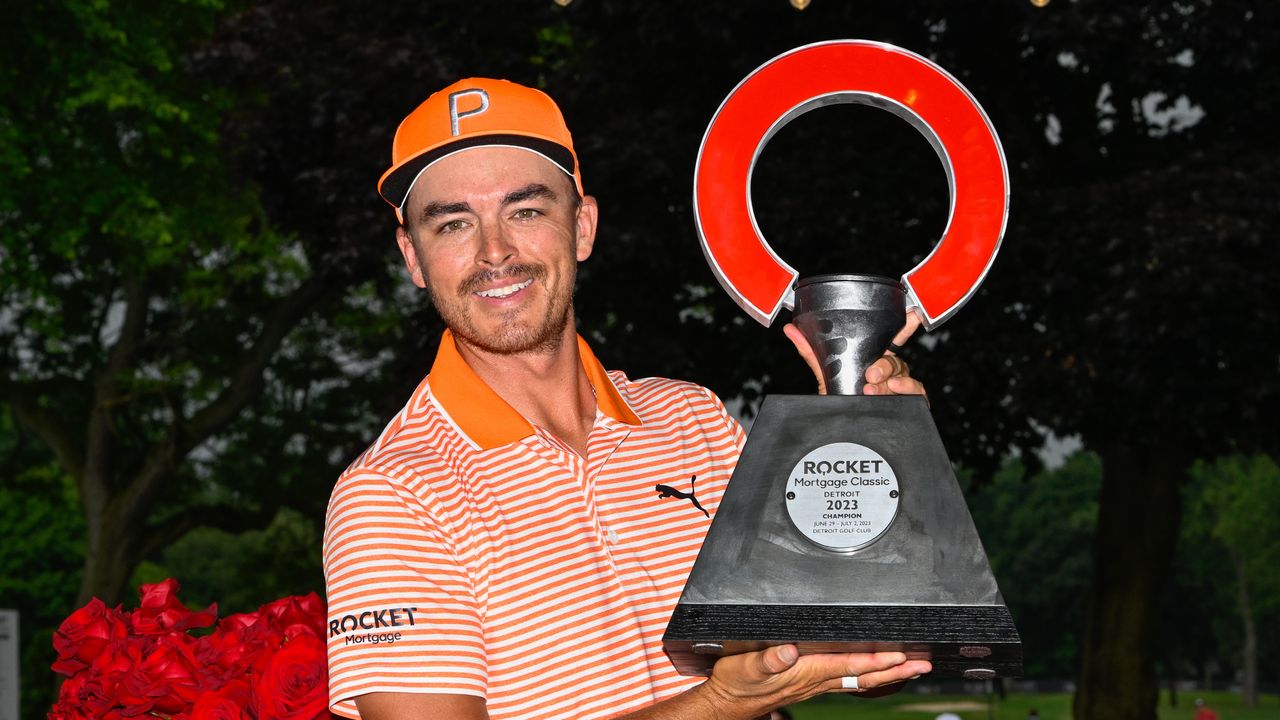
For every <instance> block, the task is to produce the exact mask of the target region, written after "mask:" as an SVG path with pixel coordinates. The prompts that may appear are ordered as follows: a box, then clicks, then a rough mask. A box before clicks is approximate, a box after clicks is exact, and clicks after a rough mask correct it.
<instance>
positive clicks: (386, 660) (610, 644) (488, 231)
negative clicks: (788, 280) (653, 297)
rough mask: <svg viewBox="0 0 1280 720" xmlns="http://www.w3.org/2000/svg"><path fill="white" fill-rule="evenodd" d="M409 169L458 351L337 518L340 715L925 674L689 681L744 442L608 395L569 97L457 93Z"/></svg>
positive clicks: (741, 665)
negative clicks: (592, 322) (691, 635)
mask: <svg viewBox="0 0 1280 720" xmlns="http://www.w3.org/2000/svg"><path fill="white" fill-rule="evenodd" d="M392 160H393V166H392V167H391V169H390V170H388V171H387V173H386V174H385V175H384V176H383V177H382V180H381V181H380V183H379V192H380V193H381V194H382V196H383V197H384V198H385V199H386V200H387V201H388V202H389V203H390V204H391V205H392V206H393V207H395V208H396V213H397V217H398V218H399V219H400V221H401V226H400V227H399V228H398V230H397V231H396V240H397V242H398V244H399V247H400V251H401V253H402V254H403V255H404V261H405V265H406V267H407V268H408V271H409V276H410V278H411V279H412V281H413V282H414V284H416V285H417V286H418V287H421V288H423V289H425V290H426V291H427V292H428V293H430V296H431V299H432V302H433V303H434V305H435V306H436V308H437V310H438V311H439V312H440V315H441V317H442V318H443V319H444V321H445V323H446V325H447V326H448V328H449V329H448V331H447V332H446V333H445V335H444V337H443V338H442V339H441V342H440V349H439V351H438V354H437V356H436V359H435V362H434V364H433V366H432V368H431V372H430V374H429V375H428V376H427V378H426V379H425V380H423V382H422V384H421V385H420V386H419V387H418V389H417V390H416V391H415V392H414V393H413V395H412V397H411V398H410V399H409V402H408V404H406V406H405V408H404V409H403V410H402V411H401V412H400V414H399V415H397V416H396V418H395V419H394V420H392V422H391V423H390V424H389V425H388V426H387V428H386V429H385V430H384V431H383V433H382V435H381V436H380V437H379V438H378V440H377V441H376V442H375V443H374V444H373V445H372V446H371V447H370V448H369V449H368V450H366V451H365V453H364V454H363V455H361V457H360V458H358V459H357V460H356V461H355V462H354V463H353V464H352V465H351V466H350V467H349V468H348V469H347V470H346V471H345V472H344V473H343V475H342V477H341V478H340V479H339V481H338V484H337V486H336V487H335V488H334V491H333V496H332V499H331V501H330V506H329V515H328V520H327V522H326V528H325V573H326V580H327V585H328V593H329V666H330V697H331V702H332V704H333V709H334V711H335V712H337V713H338V714H340V715H344V716H348V717H362V718H365V719H366V720H389V719H395V720H416V719H418V718H461V719H463V720H478V719H483V718H495V719H498V718H561V717H590V718H605V717H625V718H628V719H630V720H641V719H645V718H755V717H759V716H761V715H766V714H768V713H769V712H770V711H771V710H773V709H775V708H778V707H781V706H784V705H786V704H789V703H793V702H797V701H799V700H803V699H805V698H808V697H811V696H813V695H816V694H819V693H822V692H827V691H832V690H841V689H860V690H868V689H873V688H877V687H883V686H886V685H891V684H893V683H897V682H901V681H903V680H906V679H908V678H911V677H913V676H915V675H918V674H920V673H922V672H927V671H928V670H929V669H930V666H929V664H928V663H927V662H923V661H907V660H906V658H905V657H904V656H903V655H902V654H900V653H879V654H850V655H810V656H806V657H803V658H801V657H798V653H797V652H796V649H795V647H793V646H790V645H788V646H781V647H775V648H770V649H768V650H765V651H763V652H756V653H747V654H743V655H738V656H733V657H729V658H724V659H722V660H720V661H719V662H718V663H717V664H716V666H715V669H714V672H713V674H712V677H711V678H709V679H707V680H705V681H703V680H702V679H700V678H688V677H683V676H680V675H679V674H677V673H676V672H675V669H674V668H673V667H672V666H671V663H670V662H669V661H668V660H667V658H666V657H665V655H664V654H663V652H662V648H661V636H662V632H663V630H664V628H665V625H666V622H667V619H668V618H669V617H670V614H671V611H672V609H673V608H674V606H675V603H676V601H677V599H678V598H679V595H680V591H681V589H682V588H683V586H684V582H685V580H686V579H687V576H688V573H689V569H690V568H691V567H692V564H693V560H694V558H695V557H696V556H697V552H698V548H699V546H700V545H701V542H702V539H703V537H704V536H705V534H706V531H707V527H708V526H709V525H710V522H711V517H712V516H713V515H714V513H715V510H716V508H717V507H718V505H719V502H720V496H721V494H722V492H723V490H724V486H725V484H726V483H727V482H728V479H729V475H730V474H731V473H732V470H733V466H734V464H735V463H736V462H737V458H738V454H739V452H740V450H741V448H742V442H743V434H742V430H741V428H740V427H739V426H738V424H737V423H736V422H735V421H734V420H733V419H732V418H731V417H729V415H728V414H727V413H726V412H725V410H724V406H723V405H722V404H721V403H720V401H719V400H718V399H717V398H716V397H715V396H714V395H712V394H711V393H710V392H709V391H708V390H706V389H705V388H701V387H699V386H696V385H692V384H690V383H684V382H678V381H673V380H666V379H654V378H650V379H644V380H629V379H628V378H626V376H624V375H623V374H622V373H619V372H612V373H609V372H606V371H605V370H604V369H603V368H602V367H601V366H600V364H599V362H597V361H596V359H595V357H594V355H593V354H592V353H591V350H590V348H589V347H588V346H587V345H586V343H585V342H584V341H583V340H582V339H581V338H579V337H577V335H576V332H575V329H574V321H573V304H572V295H573V285H574V278H575V273H576V267H577V263H579V262H582V261H584V260H586V259H587V258H588V257H589V256H590V255H591V252H592V250H593V246H594V243H595V239H596V221H597V212H598V211H597V206H596V201H595V199H594V198H592V197H590V196H587V195H585V194H583V192H582V175H581V172H580V170H579V168H578V163H577V157H576V154H575V153H574V150H573V142H572V138H571V137H570V135H569V131H568V129H567V128H566V127H565V125H564V120H563V118H562V117H561V114H560V111H559V109H558V108H557V107H556V105H555V104H554V102H552V100H551V99H550V98H548V97H547V96H546V95H544V94H543V93H541V92H539V91H537V90H533V89H530V88H526V87H522V86H519V85H515V84H513V83H509V82H506V81H500V80H488V79H476V78H473V79H468V80H463V81H460V82H458V83H456V84H454V85H452V86H450V87H448V88H445V89H444V90H441V91H440V92H438V93H436V94H434V95H432V96H431V97H430V98H429V99H428V100H427V101H426V102H425V103H423V104H422V105H421V106H420V107H418V108H417V109H416V110H414V111H413V113H411V114H410V115H409V116H408V117H407V118H406V119H405V120H404V122H403V123H402V124H401V125H400V127H399V129H398V130H397V132H396V137H395V141H394V144H393V150H392ZM913 329H914V326H909V327H907V328H904V331H903V333H902V334H900V335H899V337H898V338H897V341H898V342H902V341H904V340H905V339H906V337H907V336H909V335H910V332H911V330H913ZM788 334H789V335H790V336H791V337H792V339H793V341H797V344H798V347H801V348H802V351H807V346H805V345H804V342H803V340H799V336H798V335H797V334H796V333H795V331H794V329H789V330H788ZM806 358H807V360H808V361H809V362H810V365H811V367H812V366H813V365H814V363H813V361H812V353H808V354H807V355H806ZM868 379H869V380H870V381H872V382H873V383H874V384H873V386H872V390H871V392H881V393H893V392H916V393H919V392H922V388H921V387H920V385H919V383H918V382H916V381H914V380H912V379H911V378H910V377H909V376H908V375H907V374H906V366H905V365H903V364H902V363H901V362H900V361H897V360H896V358H889V359H885V360H882V361H880V362H878V363H877V364H876V366H874V367H873V368H871V369H870V370H868ZM659 485H664V486H666V488H667V489H668V490H670V491H671V492H662V491H658V492H655V490H656V489H657V488H658V486H659ZM686 489H687V491H688V492H687V493H686ZM686 500H692V501H691V502H686Z"/></svg>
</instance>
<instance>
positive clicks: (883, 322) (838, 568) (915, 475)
mask: <svg viewBox="0 0 1280 720" xmlns="http://www.w3.org/2000/svg"><path fill="white" fill-rule="evenodd" d="M849 102H852V103H862V104H866V105H871V106H874V107H879V108H882V109H885V110H888V111H890V112H892V113H894V114H896V115H898V116H899V117H902V118H903V119H905V120H907V121H908V122H910V123H911V124H912V125H914V126H915V127H916V128H917V129H918V130H919V131H920V132H921V133H922V134H923V135H924V136H925V137H926V138H927V139H928V140H929V142H930V143H931V144H932V146H933V147H934V149H935V150H936V151H937V153H938V156H939V158H940V159H941V160H942V164H943V166H944V168H945V170H946V173H947V180H948V185H949V187H950V191H951V210H950V214H949V218H948V222H947V228H946V231H945V232H944V234H943V237H942V239H941V240H940V241H939V242H938V244H937V246H936V247H935V248H934V250H933V252H932V253H931V254H930V255H929V256H928V257H927V258H925V260H924V261H922V262H921V263H920V264H919V265H917V266H916V267H915V268H913V269H911V270H910V271H908V272H907V273H906V274H904V275H903V276H902V277H901V279H893V278H885V277H876V276H869V275H852V274H846V275H817V276H813V277H807V278H804V279H800V280H798V281H797V277H798V273H797V272H796V271H795V270H793V269H792V268H791V267H790V266H788V265H787V264H786V263H785V262H783V261H782V259H781V258H779V257H778V256H777V255H776V254H775V253H774V252H773V250H772V248H770V247H769V244H768V243H767V242H766V241H765V239H764V238H763V236H762V235H761V234H760V230H759V228H758V226H757V225H756V222H755V217H754V215H753V212H752V209H751V198H750V177H751V171H752V169H753V168H754V166H755V162H756V159H757V158H758V157H759V155H760V152H761V150H762V149H763V147H764V145H765V143H767V142H768V141H769V139H770V138H771V137H772V136H773V134H774V133H776V132H777V131H778V129H779V128H781V127H782V126H783V125H785V124H786V123H787V122H789V121H790V120H792V119H794V118H795V117H798V116H799V115H802V114H804V113H806V112H808V111H810V110H813V109H815V108H818V107H822V106H825V105H830V104H834V103H849ZM694 185H695V187H694V215H695V218H696V221H697V225H698V233H699V237H700V238H701V241H702V247H703V251H704V253H705V254H706V257H707V261H708V262H709V264H710V265H711V267H712V270H713V271H714V273H715V275H716V277H717V279H718V280H719V281H720V284H721V285H722V286H723V287H724V288H725V290H726V291H727V292H728V293H729V294H730V295H731V296H732V297H733V299H734V300H735V301H736V302H737V303H738V304H739V305H740V306H741V307H742V308H743V309H744V310H746V311H747V313H748V314H750V315H751V316H752V317H753V318H755V319H756V320H758V321H759V322H761V323H762V324H764V325H766V326H768V325H769V324H770V323H771V322H772V321H773V319H774V317H776V315H777V314H778V312H779V311H780V310H781V309H782V308H783V307H787V308H790V309H792V311H793V322H794V323H795V324H796V326H797V327H798V328H799V329H800V330H801V332H802V333H803V335H804V336H805V338H806V339H807V340H808V342H809V344H810V346H812V348H813V350H814V353H815V354H816V356H817V357H818V360H819V365H820V367H821V372H822V375H823V379H824V381H825V384H826V388H827V392H828V393H829V394H827V395H821V396H819V395H813V396H810V395H770V396H768V397H766V398H765V400H764V402H763V404H762V405H761V408H760V412H759V414H758V416H757V418H756V420H755V423H754V425H753V426H752V428H751V433H750V436H749V437H748V438H747V443H746V447H745V448H744V450H743V453H742V456H741V458H740V460H739V462H738V465H737V467H736V468H735V470H734V473H733V477H732V478H731V480H730V482H729V485H728V487H727V488H726V490H725V494H724V497H723V499H722V500H721V503H720V507H719V509H718V510H717V512H716V517H715V520H714V521H713V523H712V525H711V528H710V530H709V531H708V533H707V537H706V540H705V541H704V543H703V546H702V549H701V551H700V552H699V555H698V558H697V560H696V562H695V563H694V566H693V569H692V571H691V573H690V575H689V580H688V582H687V584H686V585H685V588H684V592H683V594H682V595H681V597H680V601H679V603H678V605H677V606H676V609H675V611H674V613H673V614H672V617H671V621H670V623H669V624H668V626H667V631H666V634H665V635H664V636H663V647H664V649H665V650H666V652H667V654H668V656H669V657H670V658H671V660H672V663H673V664H674V665H675V667H676V668H677V669H678V670H679V671H680V672H681V673H683V674H686V675H707V674H709V673H710V670H711V666H712V665H713V664H714V662H715V660H716V659H717V658H718V657H720V656H723V655H730V654H734V653H740V652H746V651H752V650H761V649H764V648H766V647H768V646H771V645H779V644H784V643H793V644H795V645H796V646H797V648H798V649H799V651H800V653H801V654H806V653H817V652H877V651H886V650H895V651H901V652H904V653H906V654H907V656H908V657H910V658H922V659H928V660H931V661H932V663H933V667H934V675H937V676H943V677H964V678H968V679H988V678H993V677H1013V676H1018V675H1020V674H1021V672H1022V644H1021V640H1020V639H1019V637H1018V632H1017V629H1016V628H1015V627H1014V624H1013V619H1012V617H1011V616H1010V614H1009V610H1008V608H1007V607H1006V606H1005V604H1004V600H1003V598H1002V597H1001V595H1000V590H999V588H998V587H997V586H996V581H995V577H994V576H993V575H992V573H991V567H990V564H989V563H988V561H987V557H986V554H985V552H984V551H983V549H982V542H981V540H980V539H979V538H978V534H977V531H976V529H975V528H974V525H973V519H972V517H971V516H970V515H969V511H968V508H967V506H966V505H965V501H964V496H963V494H962V493H961V491H960V488H959V486H958V484H957V483H956V479H955V474H954V471H953V469H952V466H951V462H950V460H949V459H948V458H947V454H946V451H945V449H944V448H943V446H942V441H941V439H940V438H939V436H938V431H937V428H936V426H935V425H934V423H933V419H932V417H931V416H930V414H929V408H928V404H927V402H926V400H925V399H924V398H923V397H919V396H883V395H863V394H861V392H862V387H863V385H864V382H865V381H864V373H865V372H866V369H867V367H868V366H870V365H871V364H872V363H873V362H875V360H876V359H877V358H879V357H881V356H882V355H883V353H884V351H885V349H886V348H887V347H888V346H889V344H890V343H891V342H892V340H893V337H894V335H895V334H896V333H897V331H898V330H899V329H900V328H901V327H902V325H903V322H904V319H905V316H906V312H907V310H908V309H912V310H913V311H914V312H915V313H917V315H919V316H920V318H921V320H922V324H923V325H924V327H925V328H926V329H927V330H932V329H933V328H936V327H937V326H938V325H940V324H941V323H942V322H943V321H945V320H947V319H948V318H950V317H951V316H952V315H953V314H954V313H955V311H956V310H957V309H959V308H960V307H961V306H962V305H963V304H964V303H965V302H966V301H967V300H968V299H969V297H971V296H972V294H973V293H974V291H975V290H976V288H977V286H978V285H979V284H980V283H981V282H982V279H983V277H985V275H986V273H987V270H988V269H989V268H990V266H991V262H992V261H993V259H994V258H995V254H996V251H997V250H998V249H999V244H1000V240H1001V237H1002V236H1003V234H1004V227H1005V223H1006V219H1007V217H1008V203H1009V184H1008V170H1007V168H1006V165H1005V161H1004V154H1003V151H1002V149H1001V147H1000V142H999V139H998V138H997V137H996V134H995V131H994V130H993V129H992V127H991V123H990V121H989V120H988V119H987V116H986V114H985V113H984V112H983V110H982V108H981V107H980V106H979V105H978V103H977V102H976V101H975V100H974V98H973V96H972V95H970V93H969V92H968V91H967V90H966V89H965V88H964V87H963V86H962V85H961V84H960V83H959V82H958V81H957V80H956V79H955V78H954V77H952V76H951V75H949V74H948V73H947V72H946V71H945V70H943V69H942V68H940V67H938V66H937V65H935V64H934V63H932V62H930V61H929V60H927V59H925V58H923V57H920V56H919V55H916V54H914V53H910V52H908V51H905V50H902V49H900V48H896V47H893V46H891V45H886V44H883V43H874V42H866V41H856V40H843V41H833V42H824V43H818V44H815V45H808V46H805V47H801V48H797V49H795V50H792V51H790V52H787V53H784V54H783V55H780V56H778V57H776V58H774V59H773V60H770V61H769V62H767V63H765V64H764V65H762V66H761V67H760V68H758V69H757V70H755V71H754V72H753V73H751V74H750V75H748V76H747V77H746V78H745V79H744V80H743V81H742V82H741V83H740V84H739V85H738V86H737V87H736V88H735V89H734V90H733V91H732V92H731V93H730V94H729V96H728V97H727V98H726V99H725V101H724V103H723V104H722V105H721V106H720V109H719V110H718V111H717V112H716V115H715V117H714V118H713V119H712V121H711V125H710V126H709V127H708V128H707V133H706V136H705V137H704V138H703V141H702V147H701V149H700V151H699V155H698V165H697V169H696V171H695V182H694Z"/></svg>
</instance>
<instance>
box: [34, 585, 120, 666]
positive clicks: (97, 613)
mask: <svg viewBox="0 0 1280 720" xmlns="http://www.w3.org/2000/svg"><path fill="white" fill-rule="evenodd" d="M128 635H129V630H128V628H127V627H125V624H124V617H123V616H122V615H121V613H120V608H118V607H117V608H114V609H112V608H108V607H107V606H106V605H104V604H103V603H102V601H101V600H99V599H98V598H94V599H92V600H90V601H89V603H88V604H87V605H85V606H84V607H82V608H80V609H79V610H76V611H75V612H73V613H71V616H70V617H68V618H67V619H66V620H63V621H62V624H61V625H59V626H58V629H57V630H56V631H55V632H54V633H53V648H54V650H57V652H58V659H57V660H56V661H55V662H54V663H53V670H54V672H59V673H62V674H63V675H67V676H70V675H74V674H75V673H77V672H79V671H81V670H83V669H84V668H86V667H88V665H89V663H91V662H93V659H94V658H96V657H98V655H100V654H101V653H102V650H103V648H105V647H106V646H107V644H108V643H109V642H110V641H111V640H113V639H114V640H123V639H125V638H126V637H128Z"/></svg>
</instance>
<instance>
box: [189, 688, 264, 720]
mask: <svg viewBox="0 0 1280 720" xmlns="http://www.w3.org/2000/svg"><path fill="white" fill-rule="evenodd" d="M249 698H250V690H249V685H248V684H247V683H245V682H244V681H242V680H237V681H234V682H231V683H228V684H226V685H225V686H223V687H222V688H221V689H220V690H216V691H210V692H205V693H203V694H201V695H200V697H198V698H196V704H195V707H193V708H191V720H250V717H251V716H250V715H249V714H247V713H246V712H245V711H244V708H246V707H248V706H249Z"/></svg>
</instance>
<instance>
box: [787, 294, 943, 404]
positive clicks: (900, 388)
mask: <svg viewBox="0 0 1280 720" xmlns="http://www.w3.org/2000/svg"><path fill="white" fill-rule="evenodd" d="M919 327H920V318H919V316H917V315H916V313H915V312H914V311H909V312H908V313H907V320H906V323H905V324H903V326H902V329H901V330H899V331H898V334H897V335H895V336H894V337H893V344H894V345H898V346H901V345H903V344H905V343H906V342H907V340H910V339H911V336H912V335H914V334H915V331H916V330H917V329H918V328H919ZM782 332H783V333H785V334H786V336H787V337H788V338H790V340H791V342H792V343H793V344H794V345H795V346H796V351H797V352H799V353H800V357H801V358H803V359H804V362H805V364H806V365H808V366H809V369H810V370H812V371H813V376H814V377H815V378H817V380H818V394H819V395H826V394H827V386H826V383H825V382H824V381H823V379H822V370H821V368H819V367H818V358H817V357H816V356H815V355H814V354H813V348H811V347H809V343H808V342H807V341H806V340H805V339H804V335H802V334H801V333H800V328H797V327H796V326H795V325H794V324H792V323H787V324H786V325H784V326H783V327H782ZM866 377H867V385H866V387H865V388H863V391H862V392H863V394H864V395H924V396H925V399H928V393H926V392H925V390H924V385H923V384H922V383H921V382H920V381H919V380H916V379H915V378H913V377H911V368H909V367H907V363H906V362H904V361H903V360H902V358H900V357H898V356H897V354H896V353H894V352H893V351H892V350H886V351H885V353H884V357H882V358H880V359H879V360H876V361H875V362H874V363H872V364H871V367H869V368H867V375H866Z"/></svg>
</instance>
